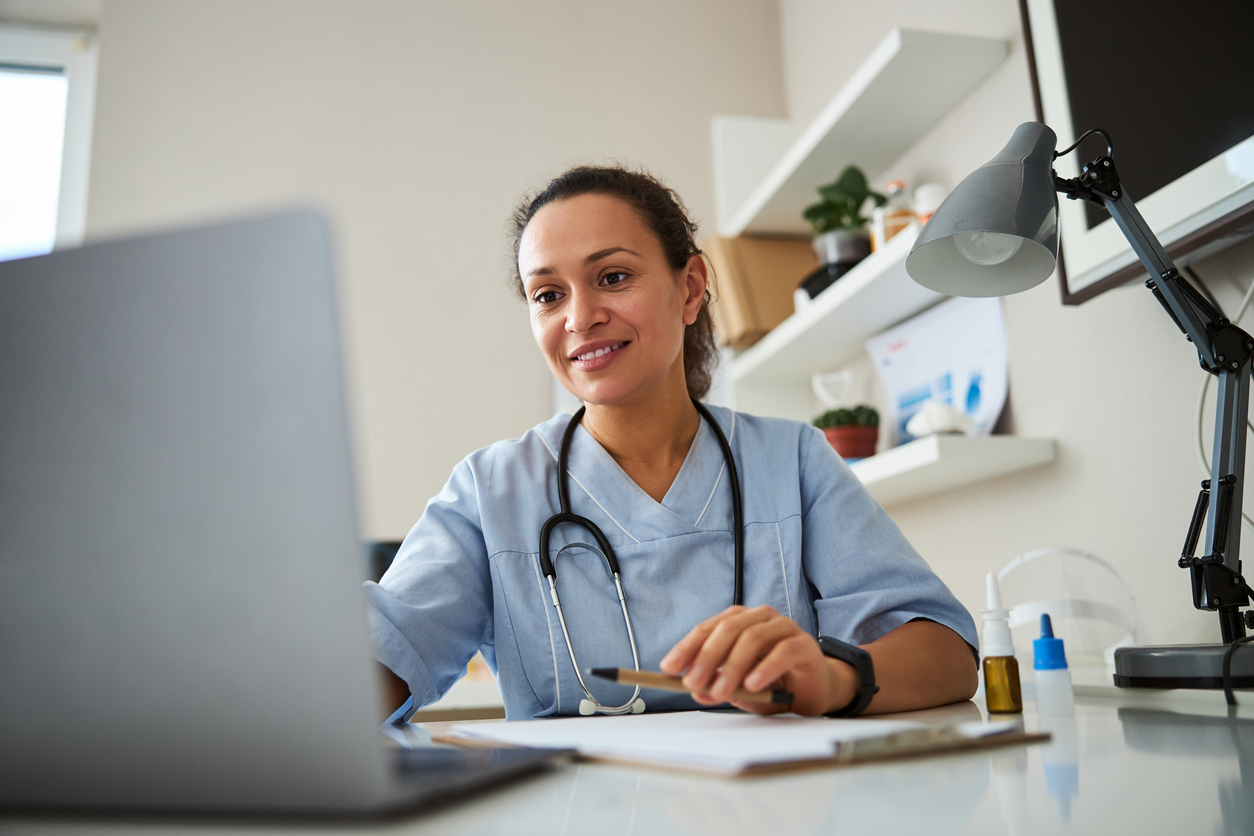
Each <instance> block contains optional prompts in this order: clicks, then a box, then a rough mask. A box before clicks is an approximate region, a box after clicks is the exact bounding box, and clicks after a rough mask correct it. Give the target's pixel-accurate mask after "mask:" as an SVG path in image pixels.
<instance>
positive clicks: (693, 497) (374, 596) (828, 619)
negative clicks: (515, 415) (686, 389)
mask: <svg viewBox="0 0 1254 836" xmlns="http://www.w3.org/2000/svg"><path fill="white" fill-rule="evenodd" d="M710 411H711V412H712V413H713V415H714V417H715V419H716V420H717V421H718V422H719V426H720V427H721V428H722V430H723V432H724V434H725V435H726V436H727V439H728V442H729V443H730V445H731V448H732V451H733V455H734V456H735V459H736V465H737V467H738V468H739V471H740V483H741V490H742V494H743V497H744V519H745V604H746V605H748V606H756V605H759V604H770V605H771V606H773V607H774V608H775V609H776V610H778V611H779V612H781V613H783V614H785V615H788V616H789V617H791V618H792V619H793V620H795V621H796V622H797V623H798V624H800V625H801V627H802V628H803V629H805V630H806V631H807V632H809V633H812V634H814V635H816V636H818V635H820V634H821V635H825V636H831V637H833V638H837V639H841V640H843V641H847V642H852V643H854V644H866V643H868V642H871V641H874V640H875V639H877V638H879V637H880V636H882V635H884V634H885V633H888V632H889V631H891V630H893V629H895V628H897V627H900V626H901V625H902V624H905V623H906V622H908V621H910V620H912V619H916V618H927V619H930V620H932V621H936V622H939V623H940V624H944V625H945V626H946V627H949V628H950V629H952V630H954V632H956V633H957V634H958V635H960V636H962V638H963V639H965V640H966V641H967V643H968V644H970V645H971V646H972V647H973V648H974V647H976V646H977V639H976V631H975V624H974V623H973V621H972V620H971V616H970V614H969V613H968V612H967V611H966V609H965V608H964V607H963V606H962V605H961V604H959V603H958V601H957V599H956V598H954V596H953V594H952V593H951V592H950V591H949V589H948V588H947V587H946V586H945V584H944V583H942V582H941V580H940V578H938V577H936V575H935V574H934V573H933V572H932V570H931V569H930V568H929V567H928V565H927V563H925V562H924V560H923V558H922V557H920V556H919V554H918V553H917V552H916V551H915V550H914V549H913V548H912V547H911V546H910V544H909V543H908V542H907V541H906V538H905V537H904V536H903V535H902V533H901V531H900V530H899V529H898V528H897V526H896V525H895V524H894V523H893V521H892V520H890V519H889V518H888V515H887V514H885V513H884V511H883V509H881V508H880V506H879V504H878V503H876V501H875V500H874V499H872V498H871V495H870V494H869V493H867V491H866V489H865V488H864V487H863V486H862V484H861V483H860V482H859V481H858V479H857V477H855V476H854V475H853V473H852V472H851V471H850V470H849V468H848V466H847V465H846V464H845V463H844V461H842V460H841V458H840V457H839V456H838V455H837V454H836V452H835V451H834V450H833V449H832V448H831V446H830V445H829V444H828V443H827V440H826V439H825V438H824V436H823V434H822V433H821V432H820V431H819V430H816V429H815V428H813V427H810V426H807V425H806V424H801V423H798V422H796V421H786V420H782V419H777V418H759V417H755V416H752V415H746V414H744V413H733V412H731V411H730V410H727V409H722V408H719V407H710ZM569 420H570V416H568V415H565V414H559V415H556V416H554V417H553V418H551V419H550V420H548V421H545V422H544V423H543V424H540V425H538V426H536V427H535V428H533V429H531V430H530V431H528V432H527V433H526V435H524V436H523V437H522V438H519V439H514V440H510V441H501V442H498V443H496V444H493V445H492V446H490V447H485V448H484V449H482V450H477V451H476V452H474V453H472V454H471V455H469V456H467V457H466V458H465V459H464V460H463V461H462V462H461V463H459V464H458V465H457V467H456V468H454V470H453V475H452V476H451V477H450V478H449V481H448V484H446V485H445V486H444V489H443V490H441V491H440V493H439V495H437V496H436V497H435V498H434V499H432V500H431V501H430V502H428V503H427V507H426V510H425V511H424V513H423V515H422V518H421V519H419V520H418V523H417V525H415V526H414V528H413V530H412V531H410V533H409V536H408V537H406V538H405V542H404V544H403V545H402V546H401V549H400V552H399V553H398V554H397V556H396V560H395V561H394V562H393V563H392V566H391V568H390V569H388V571H387V573H386V574H385V575H384V576H383V579H382V580H381V581H380V582H379V583H378V584H374V583H367V584H366V594H367V599H368V601H369V604H370V607H369V618H370V626H371V634H372V638H373V642H374V653H375V658H376V659H378V660H379V661H380V662H382V663H383V664H384V665H386V666H387V667H389V668H390V669H391V670H393V671H395V672H396V673H397V675H399V676H400V677H401V678H402V679H404V680H405V681H406V682H407V683H408V684H409V688H410V691H411V693H412V694H413V695H414V698H415V700H416V702H417V704H418V705H419V706H423V705H427V704H430V703H432V702H435V701H436V700H437V699H439V698H440V697H441V696H442V695H443V694H444V693H445V692H446V691H447V690H448V689H449V687H450V686H452V684H453V683H454V682H455V681H457V679H458V678H460V677H461V676H462V675H463V673H464V672H465V670H466V664H467V662H469V660H470V658H471V657H472V656H473V655H474V654H475V651H477V650H482V651H483V655H484V657H485V658H486V659H487V661H488V664H489V666H491V667H492V668H493V670H494V671H495V673H496V675H497V681H498V682H499V684H500V688H501V693H502V695H503V697H504V702H505V713H506V717H507V718H508V719H522V718H528V717H543V716H549V715H554V714H577V713H578V709H579V701H580V700H581V699H583V697H584V695H583V692H582V691H581V690H580V688H579V683H578V681H577V680H576V678H575V672H574V669H573V667H572V666H571V661H570V655H569V654H568V653H567V650H566V646H565V640H564V639H563V637H562V630H561V625H560V624H559V622H558V620H557V614H556V612H555V611H554V609H553V605H552V602H551V601H550V598H549V590H548V581H547V580H546V579H545V578H544V576H543V575H542V574H541V572H540V563H539V560H538V557H537V551H538V549H539V539H540V527H541V525H543V523H544V521H545V520H546V519H548V517H549V516H550V515H552V514H554V513H556V512H557V510H558V499H557V454H558V449H559V447H560V445H561V440H562V433H563V431H564V430H565V429H566V425H567V423H568V422H569ZM724 470H725V464H724V461H723V454H722V451H721V450H720V448H719V444H718V440H717V439H716V438H715V436H714V433H713V431H712V430H711V429H710V427H709V426H707V425H706V423H705V422H704V421H702V422H701V429H700V430H699V431H698V432H697V435H696V437H695V438H694V439H693V442H692V447H691V448H690V449H689V451H688V456H687V458H686V459H685V461H684V464H683V467H682V468H680V471H679V475H678V476H677V477H676V478H675V482H674V484H672V485H671V488H670V490H669V491H668V492H667V494H666V496H665V497H664V498H663V500H662V502H661V503H660V504H659V503H658V502H656V501H654V500H653V498H652V497H650V496H649V495H648V494H646V493H645V492H644V491H643V490H642V489H641V488H640V487H639V486H638V485H637V484H636V483H635V482H633V481H632V479H631V477H630V476H628V475H627V474H626V473H625V472H624V471H623V470H622V468H620V467H619V466H618V464H617V463H616V462H615V461H614V459H613V458H612V457H611V456H610V455H609V453H607V452H606V451H605V449H604V448H603V447H601V445H600V444H599V443H598V442H597V441H596V439H594V438H593V437H592V436H591V435H590V434H589V433H588V432H587V431H586V430H585V429H584V428H583V427H582V426H580V427H579V428H578V429H577V430H576V431H575V435H574V437H573V439H572V440H571V449H570V459H569V472H570V502H571V509H572V510H573V511H574V512H575V513H576V514H579V515H582V516H584V517H587V518H588V519H590V520H592V521H593V522H595V523H596V524H597V525H598V526H600V528H601V530H602V531H603V532H604V533H605V536H606V537H607V538H608V540H609V542H610V545H611V546H613V548H614V551H615V553H616V554H617V556H618V563H619V567H620V570H621V572H622V575H621V578H622V584H623V590H624V592H625V594H626V597H627V604H628V607H629V608H630V611H631V619H632V626H633V627H634V629H635V634H636V642H637V644H638V646H639V649H640V665H641V667H642V668H643V669H645V670H657V669H658V665H659V662H660V660H661V658H662V657H663V656H664V655H665V654H666V652H667V651H668V650H670V649H671V647H672V646H674V644H675V643H676V642H677V641H679V640H680V639H681V638H683V637H684V635H686V634H687V633H688V631H689V630H691V629H692V628H693V627H694V626H695V625H696V624H697V623H698V622H700V621H702V620H704V619H706V618H708V617H710V616H712V615H714V614H716V613H718V612H720V611H721V610H723V609H725V608H726V607H728V606H730V605H731V603H732V586H733V582H734V577H735V570H734V553H733V541H732V500H731V488H730V486H729V482H728V479H727V478H726V475H725V473H724ZM594 542H595V541H594V540H593V538H592V536H591V535H590V534H588V533H587V532H586V531H585V530H584V529H582V528H578V527H575V526H571V525H561V526H558V527H557V528H556V530H555V531H554V533H553V535H552V539H551V544H550V546H551V554H553V555H556V554H557V551H558V549H560V548H561V547H562V546H563V545H565V544H567V543H594ZM554 566H555V568H556V570H557V584H558V593H559V594H560V595H561V601H562V609H563V611H564V613H565V616H566V623H567V625H568V627H569V628H570V633H571V641H572V642H573V643H574V645H575V653H576V654H577V655H578V658H579V663H580V665H581V666H582V667H585V668H591V667H624V668H630V667H632V666H633V665H632V659H631V646H630V644H629V643H628V640H627V631H626V627H625V626H624V624H623V616H622V610H621V609H620V608H619V604H618V595H617V592H616V591H615V589H614V583H613V579H612V578H611V576H610V573H609V569H608V567H607V565H606V562H605V560H604V559H603V558H602V557H601V555H600V554H599V553H597V552H596V551H595V550H590V549H588V548H583V547H573V548H570V549H567V550H566V551H564V552H562V554H561V555H560V556H557V557H554ZM588 687H589V688H591V689H592V692H593V693H594V694H595V695H596V696H597V698H598V699H599V700H600V702H601V703H602V704H604V705H618V704H621V703H623V702H625V701H626V700H627V699H628V698H629V697H630V696H631V688H629V687H627V686H621V685H617V684H615V683H611V682H606V681H604V680H596V679H591V678H589V682H588ZM642 696H643V697H644V699H645V702H646V703H647V705H648V709H649V710H674V709H680V708H696V707H698V706H697V704H696V703H695V702H693V701H692V699H691V698H690V697H688V696H687V695H684V694H672V693H666V692H660V691H647V692H643V693H642Z"/></svg>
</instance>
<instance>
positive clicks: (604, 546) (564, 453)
mask: <svg viewBox="0 0 1254 836" xmlns="http://www.w3.org/2000/svg"><path fill="white" fill-rule="evenodd" d="M692 404H693V406H695V407H696V408H697V411H698V412H700V413H701V416H702V417H703V418H705V420H706V423H708V424H709V425H710V428H711V429H713V430H714V435H715V437H716V438H717V439H718V446H719V447H721V448H722V450H723V460H724V461H725V462H726V463H727V472H728V475H729V477H730V481H731V491H732V527H733V529H734V530H733V533H732V536H733V539H734V541H735V544H736V545H735V548H736V581H735V586H734V588H733V591H732V600H733V601H734V602H735V603H736V604H743V603H744V599H745V595H744V580H745V535H744V505H743V503H742V502H741V499H740V476H739V474H737V472H736V460H735V458H734V457H733V456H732V451H731V445H729V444H728V443H727V437H726V436H724V435H723V430H722V429H721V428H720V427H719V425H718V423H717V422H716V421H715V420H714V416H713V415H711V414H710V411H709V410H708V409H706V408H705V406H704V405H702V404H701V403H700V402H698V401H697V400H696V399H695V398H694V399H693V401H692ZM585 409H586V407H580V408H579V411H578V412H576V413H575V414H574V416H573V417H572V418H571V419H570V423H568V424H567V425H566V433H565V434H564V435H563V436H562V446H561V450H560V451H559V452H558V455H557V501H558V504H559V506H560V507H559V510H558V512H557V513H556V514H554V515H553V516H551V517H549V518H548V519H547V520H545V523H544V525H543V526H541V527H540V570H541V571H542V572H544V576H545V577H546V578H548V579H549V597H550V598H552V599H553V609H555V610H557V620H558V622H559V623H560V624H561V625H562V635H563V636H564V637H565V639H566V650H567V651H568V652H569V653H570V663H571V665H572V666H573V667H574V668H575V677H576V678H577V679H578V680H579V687H580V688H582V689H583V692H584V695H585V696H586V697H587V699H583V700H580V701H579V713H580V714H585V715H587V714H595V713H597V712H600V713H602V714H639V713H640V712H642V711H644V700H642V699H640V686H639V685H637V686H636V690H635V691H634V692H632V695H631V699H629V700H627V702H625V703H623V704H622V705H613V706H607V705H602V704H601V703H600V701H599V700H597V698H596V697H594V696H593V695H592V691H590V690H589V689H588V684H587V683H586V682H585V681H584V678H583V668H581V667H580V666H579V660H578V659H577V658H576V657H575V646H574V644H572V643H571V640H570V630H568V629H567V627H566V617H565V616H564V615H562V601H561V598H560V597H559V596H558V594H557V570H556V569H555V568H554V567H553V560H552V559H550V558H549V535H550V534H552V533H553V528H554V527H555V526H557V525H560V524H562V523H571V524H573V525H578V526H582V527H583V528H584V529H586V530H587V531H588V533H590V534H591V535H592V539H594V540H596V547H595V549H596V550H599V551H600V553H601V556H602V557H604V558H605V562H606V563H608V564H609V567H610V575H612V576H613V578H614V587H615V589H617V590H618V603H619V605H620V606H621V607H622V609H623V623H625V624H626V625H627V640H628V641H629V642H631V659H632V662H633V663H634V664H635V666H636V670H640V653H639V651H638V650H637V649H636V634H635V631H633V630H632V628H631V613H629V612H628V611H627V596H625V595H624V594H623V583H622V581H621V580H620V579H619V570H618V558H617V557H615V555H614V549H613V547H612V546H610V541H609V540H608V539H606V537H605V534H603V533H602V532H601V529H600V528H598V527H597V525H596V523H594V522H592V520H590V519H588V518H587V517H581V516H579V515H578V514H575V513H572V512H571V510H570V496H569V493H570V492H569V489H568V487H567V479H568V473H567V470H566V462H567V460H568V459H569V458H570V440H571V438H572V437H573V436H574V435H575V428H576V427H578V426H579V422H580V421H581V420H583V414H584V411H585ZM573 548H585V549H588V550H589V551H592V550H594V547H593V546H590V545H589V544H587V543H567V544H566V545H564V546H562V547H561V548H560V549H558V550H557V554H555V555H553V558H557V557H558V556H559V555H561V553H562V552H564V551H566V550H567V549H573Z"/></svg>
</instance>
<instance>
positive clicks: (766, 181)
mask: <svg viewBox="0 0 1254 836" xmlns="http://www.w3.org/2000/svg"><path fill="white" fill-rule="evenodd" d="M1006 51H1007V49H1006V42H1005V41H1002V40H998V39H995V38H984V37H975V36H970V35H950V34H944V33H940V32H920V31H917V30H912V29H893V30H892V31H891V32H889V33H888V37H886V38H885V39H884V40H883V42H881V43H880V45H879V46H878V47H876V48H875V50H874V52H872V53H871V55H870V57H869V58H867V59H866V61H864V62H863V63H862V66H861V67H859V68H858V70H857V72H855V73H854V74H853V76H852V77H851V78H850V79H849V81H848V82H846V84H845V85H844V87H842V88H841V89H840V91H839V92H838V93H837V94H836V96H835V97H834V98H833V99H832V100H831V101H830V102H829V103H828V104H827V106H826V107H825V108H823V110H822V111H821V112H820V113H819V115H818V117H817V118H815V120H814V121H813V122H812V123H811V124H810V126H809V127H808V128H807V129H806V130H805V131H804V132H803V133H802V134H801V136H799V137H797V139H796V140H795V141H794V142H793V143H792V145H791V146H783V145H782V144H781V139H782V138H783V137H786V136H789V135H791V127H790V126H789V123H788V121H787V120H784V119H778V120H762V119H757V120H749V119H737V118H730V119H722V120H718V119H716V121H715V123H714V132H715V148H716V151H720V150H721V153H716V154H715V157H716V160H717V162H716V170H715V181H716V191H717V192H718V193H719V195H720V197H721V199H720V200H719V207H718V208H719V210H720V211H719V219H718V229H719V234H720V235H723V236H726V237H729V238H732V237H735V236H737V235H740V234H741V233H745V232H752V233H766V234H791V233H806V232H807V231H808V227H807V226H806V224H805V222H804V221H802V219H801V211H802V210H803V209H804V208H805V207H806V206H807V205H809V204H810V203H813V202H814V201H815V200H816V197H815V192H814V189H815V187H817V186H818V185H820V184H822V183H827V182H829V181H830V180H832V179H834V178H835V177H836V175H838V174H839V173H840V171H841V169H843V168H844V167H845V166H846V165H849V164H851V163H852V164H856V165H858V166H861V167H862V169H863V170H864V171H865V172H867V174H868V176H871V177H874V176H875V175H877V174H879V173H880V172H882V171H883V170H884V168H886V167H887V166H888V165H889V164H890V163H891V162H892V161H893V160H895V159H897V158H898V157H900V156H901V155H902V154H903V153H905V151H906V150H907V149H909V148H910V147H911V146H912V145H914V144H915V142H917V141H918V140H919V139H920V138H921V137H922V136H923V134H924V133H926V132H927V130H928V129H929V128H931V127H932V126H933V125H934V124H936V123H937V122H938V121H939V120H940V118H941V117H942V116H944V115H945V113H947V112H948V111H949V110H950V108H952V107H953V106H954V105H956V104H957V103H958V102H959V100H961V99H962V98H963V97H964V96H965V95H966V94H967V93H969V92H970V91H971V90H972V89H973V88H974V87H975V86H976V85H977V84H978V83H979V82H980V80H981V79H983V78H984V77H985V76H987V75H988V74H989V72H990V71H991V70H992V69H993V68H994V67H995V66H997V64H999V63H1000V62H1001V61H1002V59H1003V58H1005V56H1006ZM785 147H786V148H787V150H783V149H784V148H785ZM781 151H783V156H782V157H780V156H779V154H780V152H781ZM764 153H770V154H771V155H772V156H771V157H768V158H767V159H765V160H762V161H759V162H756V163H755V162H754V160H753V159H750V158H751V157H759V156H761V155H762V154H764ZM776 160H777V161H776ZM761 172H765V176H763V177H762V178H761V180H760V181H757V185H756V187H753V186H749V185H748V184H746V182H745V179H746V176H747V175H750V174H751V175H752V176H754V177H757V176H760V173H761Z"/></svg>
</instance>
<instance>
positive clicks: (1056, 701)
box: [1032, 613, 1075, 715]
mask: <svg viewBox="0 0 1254 836" xmlns="http://www.w3.org/2000/svg"><path fill="white" fill-rule="evenodd" d="M1032 655H1033V657H1034V660H1033V664H1032V668H1033V670H1034V671H1035V683H1034V687H1035V691H1036V713H1037V714H1053V715H1061V714H1074V713H1075V696H1074V694H1073V693H1072V690H1071V671H1069V670H1067V654H1066V652H1065V651H1064V650H1063V647H1062V639H1056V638H1054V625H1053V623H1052V622H1051V621H1050V620H1049V613H1041V637H1040V638H1039V639H1037V640H1036V641H1034V642H1032Z"/></svg>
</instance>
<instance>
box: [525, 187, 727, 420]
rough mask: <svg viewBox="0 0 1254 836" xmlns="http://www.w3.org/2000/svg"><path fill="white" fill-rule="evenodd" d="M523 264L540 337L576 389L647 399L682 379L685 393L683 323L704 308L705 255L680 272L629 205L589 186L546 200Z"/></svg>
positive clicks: (528, 234)
mask: <svg viewBox="0 0 1254 836" xmlns="http://www.w3.org/2000/svg"><path fill="white" fill-rule="evenodd" d="M518 271H519V273H520V274H521V275H522V279H523V288H524V290H525V291H526V294H527V304H528V307H529V309H530V313H531V332H532V334H533V335H534V336H535V338H536V344H537V345H539V346H540V350H541V351H542V352H543V353H544V357H545V359H546V360H547V361H548V364H549V368H550V369H552V370H553V374H554V376H555V377H557V379H558V381H559V382H560V383H561V384H562V385H563V386H565V387H566V389H567V390H569V391H570V392H571V393H572V394H574V395H575V396H576V397H578V398H580V399H581V400H584V401H586V402H588V403H591V404H599V405H621V404H633V403H643V402H645V401H647V400H648V399H649V398H650V397H652V396H655V395H656V394H657V393H658V392H659V391H666V389H667V386H666V384H670V386H672V387H673V386H675V385H677V384H676V380H677V381H678V386H679V389H678V391H680V392H684V391H686V389H684V388H683V385H682V384H683V376H684V369H683V365H684V361H683V342H684V326H685V325H690V324H691V323H693V322H694V321H696V318H697V313H698V311H699V310H700V308H701V301H702V298H703V296H704V294H705V286H706V269H705V262H704V261H703V260H702V259H701V257H700V256H694V257H693V258H691V259H689V261H688V264H687V265H686V266H685V267H684V269H683V270H681V271H680V274H679V275H678V276H676V274H675V272H674V271H673V270H671V267H670V265H669V264H668V263H667V261H666V256H665V254H664V253H663V252H662V245H661V243H660V242H659V241H658V240H657V238H656V237H655V236H654V235H653V233H652V232H651V231H650V230H649V228H648V227H646V226H645V224H644V222H643V221H641V219H640V217H639V216H638V215H637V214H636V211H635V210H634V209H633V208H632V207H631V206H630V205H629V204H627V203H626V202H624V201H622V200H620V199H618V198H616V197H609V196H607V195H597V194H589V195H580V196H578V197H572V198H568V199H566V200H559V201H555V202H554V203H550V204H549V205H547V206H545V207H544V208H543V209H541V210H540V211H539V212H537V213H536V214H535V216H534V217H533V218H532V219H531V223H529V224H528V225H527V229H526V230H525V231H524V232H523V236H522V240H521V241H520V242H519V248H518ZM676 376H677V377H676Z"/></svg>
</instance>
